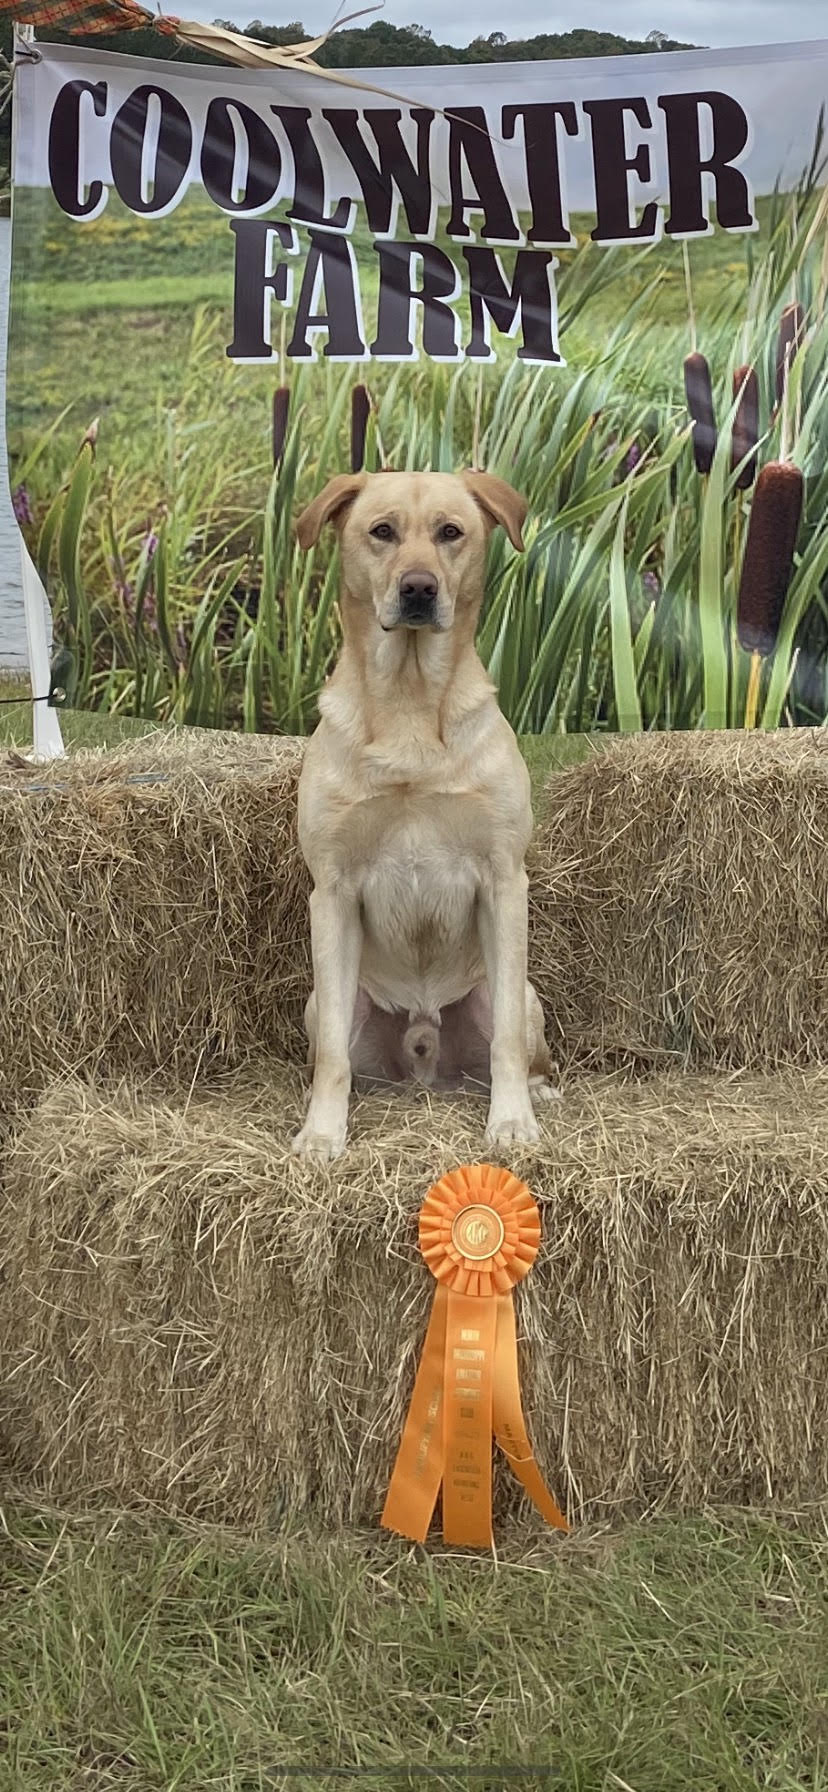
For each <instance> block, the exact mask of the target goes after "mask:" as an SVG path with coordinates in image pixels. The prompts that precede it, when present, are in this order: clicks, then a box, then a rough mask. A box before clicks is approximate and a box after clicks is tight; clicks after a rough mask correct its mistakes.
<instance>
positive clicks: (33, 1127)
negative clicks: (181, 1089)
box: [0, 1070, 828, 1525]
mask: <svg viewBox="0 0 828 1792" xmlns="http://www.w3.org/2000/svg"><path fill="white" fill-rule="evenodd" d="M301 1090H302V1082H301V1078H299V1077H298V1076H296V1075H295V1074H294V1073H283V1075H282V1076H281V1078H280V1079H279V1080H275V1081H274V1080H273V1079H272V1078H271V1077H269V1076H264V1075H263V1076H261V1077H260V1078H259V1079H258V1080H256V1081H252V1080H250V1077H249V1075H247V1076H246V1077H245V1078H244V1080H241V1079H239V1078H236V1079H235V1080H228V1081H227V1082H226V1083H225V1085H224V1086H223V1087H222V1089H221V1090H219V1091H217V1092H214V1093H212V1094H210V1095H209V1096H208V1095H206V1094H203V1093H198V1092H197V1093H196V1094H195V1095H194V1096H193V1098H192V1099H191V1100H190V1101H189V1102H188V1103H187V1104H186V1105H184V1104H182V1105H180V1106H175V1105H172V1104H170V1102H169V1101H165V1100H164V1099H163V1097H162V1096H160V1095H157V1096H156V1098H155V1100H154V1101H150V1100H148V1099H147V1098H146V1096H145V1095H139V1094H138V1093H137V1092H136V1091H135V1090H134V1089H130V1088H128V1087H126V1086H122V1087H120V1089H118V1090H117V1091H114V1092H113V1093H111V1094H110V1095H108V1096H106V1095H104V1094H102V1093H100V1092H93V1091H91V1090H89V1089H88V1088H84V1087H82V1086H81V1085H79V1084H77V1083H70V1084H68V1085H65V1086H63V1087H61V1088H57V1089H55V1090H53V1091H52V1092H51V1093H50V1094H49V1095H47V1096H46V1097H45V1098H44V1099H43V1101H42V1103H41V1104H40V1106H39V1108H38V1109H37V1111H36V1112H35V1113H34V1114H32V1115H31V1116H30V1117H29V1118H28V1120H27V1121H26V1122H25V1124H24V1125H23V1127H22V1129H21V1131H20V1133H19V1135H18V1137H17V1139H16V1142H15V1144H14V1147H13V1149H12V1152H11V1158H10V1162H9V1166H8V1174H7V1178H6V1188H5V1195H4V1198H3V1202H2V1209H1V1210H0V1265H2V1274H0V1432H2V1434H3V1438H4V1442H5V1449H6V1452H7V1456H8V1458H9V1464H10V1466H7V1474H8V1475H9V1477H10V1478H12V1479H13V1481H14V1482H15V1484H16V1485H17V1486H18V1487H21V1488H23V1489H25V1491H27V1492H28V1493H34V1494H36V1495H38V1496H39V1497H42V1498H47V1499H49V1500H55V1501H71V1502H73V1503H74V1504H77V1503H79V1502H81V1501H86V1500H89V1499H93V1498H95V1497H100V1498H105V1499H108V1500H112V1499H115V1500H117V1501H119V1502H126V1503H135V1502H144V1501H151V1502H153V1503H156V1504H158V1505H160V1506H161V1507H163V1508H164V1509H165V1510H167V1511H170V1512H185V1513H191V1514H194V1515H198V1516H200V1517H212V1518H220V1519H230V1520H234V1521H244V1522H247V1523H265V1524H267V1523H270V1522H275V1521H276V1519H277V1518H278V1515H279V1513H280V1512H282V1511H283V1510H285V1508H292V1507H295V1506H297V1505H302V1506H306V1505H310V1506H312V1507H313V1508H314V1509H315V1511H316V1514H317V1516H318V1517H319V1519H320V1520H321V1521H322V1522H324V1523H326V1524H329V1525H335V1524H338V1523H340V1522H343V1521H350V1522H359V1523H369V1524H374V1523H375V1522H376V1521H377V1518H378V1515H379V1512H380V1510H381V1506H382V1499H383V1496H384V1490H385V1487H386V1484H387V1480H388V1476H389V1473H390V1469H391V1465H392V1461H393V1457H394V1453H395V1449H396V1445H397V1442H398V1440H399V1436H400V1431H401V1426H402V1422H403V1418H404V1413H405V1411H406V1408H407V1404H408V1400H409V1396H410V1392H411V1387H412V1382H413V1375H414V1370H415V1365H416V1362H417V1360H418V1357H419V1353H420V1349H421V1346H422V1341H423V1336H424V1330H425V1324H426V1319H427V1314H428V1311H429V1308H430V1304H431V1299H432V1294H433V1286H434V1284H433V1283H432V1281H431V1279H430V1277H429V1276H428V1273H427V1271H426V1270H425V1267H424V1265H423V1264H422V1261H421V1259H420V1257H419V1253H418V1250H417V1245H416V1223H415V1222H416V1213H417V1210H418V1208H419V1205H420V1202H421V1200H422V1197H423V1195H424V1193H425V1191H426V1189H427V1188H428V1186H429V1184H430V1182H431V1181H432V1180H433V1179H434V1178H435V1177H436V1176H437V1175H438V1174H439V1173H440V1172H441V1171H442V1170H444V1169H445V1168H447V1167H455V1166H456V1165H457V1164H458V1163H462V1162H469V1161H474V1160H475V1159H476V1158H477V1157H479V1155H480V1151H481V1136H482V1124H483V1106H482V1104H480V1103H475V1102H471V1101H470V1102H466V1103H458V1104H449V1103H434V1104H433V1105H432V1104H430V1103H429V1101H428V1100H427V1099H423V1100H422V1101H420V1102H416V1101H415V1102H413V1103H410V1104H406V1103H403V1102H402V1101H401V1100H399V1099H395V1100H393V1101H391V1102H386V1101H384V1100H382V1099H380V1098H377V1097H373V1098H371V1099H366V1100H364V1101H362V1102H360V1103H359V1104H358V1106H357V1109H356V1114H355V1137H354V1142H353V1144H352V1146H351V1147H350V1149H349V1151H348V1153H347V1154H346V1156H345V1157H344V1158H343V1159H342V1160H341V1163H340V1164H338V1165H336V1166H334V1167H333V1169H332V1170H331V1171H330V1172H329V1173H322V1172H319V1171H316V1172H314V1171H312V1170H310V1169H307V1168H305V1167H303V1166H300V1165H298V1164H296V1163H295V1162H294V1161H293V1160H292V1159H291V1158H290V1156H289V1145H288V1141H289V1138H290V1135H291V1132H292V1130H293V1128H294V1126H295V1125H296V1123H297V1121H298V1119H299V1115H300V1111H301ZM544 1128H545V1130H544V1140H543V1143H542V1145H541V1147H540V1148H539V1150H538V1151H537V1153H534V1152H533V1153H532V1154H530V1155H527V1156H526V1158H525V1159H523V1162H522V1164H521V1160H520V1159H518V1160H516V1163H515V1167H516V1168H518V1169H521V1168H522V1170H523V1173H524V1174H526V1176H527V1179H528V1180H529V1182H530V1185H531V1187H532V1189H533V1191H534V1193H535V1194H536V1196H537V1198H538V1200H539V1201H540V1203H541V1206H542V1209H543V1223H544V1246H543V1249H542V1253H541V1257H540V1258H539V1260H538V1263H537V1265H536V1266H535V1269H534V1270H533V1272H532V1275H531V1277H530V1278H529V1280H528V1282H527V1283H526V1284H525V1285H524V1286H523V1287H522V1288H520V1289H519V1290H518V1291H517V1295H516V1301H517V1309H518V1321H519V1331H520V1334H521V1337H522V1347H521V1360H522V1380H523V1386H524V1390H525V1400H526V1408H527V1416H528V1418H529V1422H530V1427H531V1431H532V1433H533V1436H534V1439H535V1441H536V1445H537V1450H538V1456H539V1459H540V1460H541V1462H542V1464H543V1467H544V1469H545V1471H546V1473H547V1475H548V1477H549V1480H550V1484H551V1485H552V1486H553V1487H554V1488H555V1489H556V1490H557V1491H558V1493H559V1494H563V1495H564V1496H565V1498H566V1499H567V1501H568V1502H569V1505H570V1509H571V1510H572V1511H573V1512H574V1513H575V1514H576V1515H583V1514H588V1515H590V1516H593V1517H597V1516H606V1515H607V1514H612V1513H616V1512H619V1513H628V1514H636V1513H642V1512H644V1511H647V1510H651V1509H653V1508H656V1507H659V1506H665V1507H671V1508H674V1509H682V1508H685V1509H686V1508H690V1507H694V1508H695V1507H698V1506H699V1505H700V1504H702V1503H703V1502H704V1501H705V1500H707V1499H714V1498H715V1499H722V1500H728V1501H737V1502H738V1501H744V1500H751V1499H754V1498H761V1499H763V1500H766V1499H768V1498H776V1499H779V1500H782V1501H785V1502H801V1501H806V1500H819V1499H825V1498H826V1496H828V1379H826V1376H825V1356H826V1349H828V1304H827V1303H826V1300H825V1287H826V1277H827V1275H828V1073H826V1072H819V1071H808V1072H798V1071H795V1070H789V1071H787V1072H785V1073H779V1074H777V1075H774V1076H769V1077H756V1076H754V1077H747V1078H744V1079H742V1080H741V1081H737V1080H734V1079H730V1080H728V1079H726V1078H721V1079H709V1078H708V1079H705V1078H699V1077H688V1078H678V1077H676V1078H669V1077H668V1078H662V1079H656V1080H655V1081H654V1082H653V1083H652V1084H651V1085H650V1086H648V1087H647V1088H642V1089H637V1088H634V1087H633V1088H625V1087H623V1086H620V1085H617V1084H614V1083H613V1082H612V1081H610V1080H609V1079H604V1080H600V1079H595V1080H591V1081H586V1080H585V1081H582V1082H580V1083H575V1084H573V1086H572V1087H571V1089H570V1091H569V1094H568V1096H567V1099H566V1101H565V1103H564V1104H562V1107H561V1109H560V1111H559V1112H556V1113H555V1114H554V1115H553V1116H552V1117H551V1118H550V1119H549V1120H547V1121H545V1122H544ZM519 1497H520V1496H519V1495H518V1492H517V1489H516V1487H515V1486H514V1485H513V1483H512V1482H511V1480H510V1477H509V1476H508V1474H506V1473H505V1472H504V1473H500V1474H499V1476H498V1481H497V1508H498V1512H499V1514H500V1516H501V1518H502V1517H503V1516H504V1515H505V1514H506V1513H508V1512H509V1511H512V1510H514V1509H515V1508H516V1506H517V1504H518V1501H519Z"/></svg>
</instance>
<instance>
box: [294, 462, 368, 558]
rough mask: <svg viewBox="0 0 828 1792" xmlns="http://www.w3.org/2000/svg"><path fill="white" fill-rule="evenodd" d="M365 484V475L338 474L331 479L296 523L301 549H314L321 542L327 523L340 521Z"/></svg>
mask: <svg viewBox="0 0 828 1792" xmlns="http://www.w3.org/2000/svg"><path fill="white" fill-rule="evenodd" d="M364 484H365V474H364V473H337V476H336V478H335V479H329V480H328V483H327V485H326V486H324V487H323V489H322V491H321V492H320V493H319V495H318V497H316V498H314V499H313V502H312V503H311V504H309V505H308V507H307V510H303V511H302V515H301V516H300V517H299V518H298V520H297V523H296V539H297V541H298V543H299V546H300V548H312V547H313V544H314V542H315V541H318V540H319V537H320V535H321V534H322V530H323V529H324V527H325V524H326V523H334V522H337V521H338V520H339V517H340V516H341V514H342V512H343V511H344V510H345V509H346V508H347V506H348V505H349V504H353V501H354V499H355V497H356V496H357V494H358V492H361V491H362V488H363V486H364Z"/></svg>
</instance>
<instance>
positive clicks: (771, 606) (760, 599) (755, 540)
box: [737, 461, 803, 658]
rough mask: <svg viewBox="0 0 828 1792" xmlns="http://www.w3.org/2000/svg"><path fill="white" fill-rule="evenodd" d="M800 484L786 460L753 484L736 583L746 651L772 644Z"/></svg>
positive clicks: (762, 653) (762, 650)
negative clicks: (739, 574) (739, 575)
mask: <svg viewBox="0 0 828 1792" xmlns="http://www.w3.org/2000/svg"><path fill="white" fill-rule="evenodd" d="M802 496H803V480H802V474H801V472H800V470H799V468H798V467H794V466H792V465H791V463H790V462H789V461H769V462H768V465H767V466H766V467H763V468H762V471H761V473H760V474H759V478H758V479H757V481H756V490H755V492H754V494H753V503H752V504H751V508H750V522H749V524H748V532H747V541H746V542H745V553H744V559H743V561H742V576H741V579H740V582H739V602H738V610H737V629H738V634H739V640H740V642H741V644H742V646H743V647H744V648H746V649H747V651H748V653H753V654H755V655H757V656H758V657H760V658H765V657H766V655H767V654H769V653H772V651H773V649H774V647H775V645H776V637H777V634H778V632H779V624H780V622H781V620H782V610H783V607H784V603H785V596H786V593H787V590H788V585H789V584H790V578H791V569H792V567H793V556H794V548H795V547H796V537H797V533H798V531H799V520H800V517H801V515H802Z"/></svg>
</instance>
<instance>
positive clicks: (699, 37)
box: [162, 0, 828, 45]
mask: <svg viewBox="0 0 828 1792" xmlns="http://www.w3.org/2000/svg"><path fill="white" fill-rule="evenodd" d="M364 3H365V0H345V4H344V6H343V9H342V10H343V12H345V13H349V12H355V11H356V10H357V7H358V6H359V5H360V4H364ZM162 10H163V11H167V10H169V11H173V10H176V11H178V12H179V16H180V17H184V18H187V17H188V16H189V17H190V18H199V19H214V18H217V17H223V18H232V19H233V21H234V23H236V24H238V25H240V26H244V25H249V24H250V21H251V19H253V18H260V19H262V20H263V21H264V23H265V24H268V25H282V24H286V23H287V22H288V21H289V20H291V19H293V18H296V17H297V15H298V17H299V18H300V19H301V20H302V23H303V24H304V26H305V27H306V29H307V30H309V31H313V32H321V31H324V30H325V29H326V28H327V26H329V25H330V24H331V21H332V18H333V16H334V10H335V0H286V4H284V5H281V4H278V0H277V3H274V0H258V4H256V0H246V3H242V0H223V3H222V0H220V3H219V4H217V3H216V0H180V4H177V5H176V6H175V7H173V5H170V6H169V7H167V6H166V5H165V6H163V7H162ZM382 16H383V18H385V19H387V20H388V21H389V23H390V24H392V25H410V24H417V25H425V26H427V27H428V29H429V31H431V33H432V35H433V36H434V37H436V38H438V39H439V40H440V41H441V42H443V43H460V44H463V43H467V42H468V41H469V38H471V37H474V36H477V35H480V36H484V37H485V36H487V35H488V33H489V32H490V31H505V32H506V33H507V35H508V36H510V37H532V36H534V34H535V33H536V32H539V31H571V30H572V29H573V27H575V26H582V27H584V28H585V29H587V30H592V31H617V32H619V33H620V34H622V35H623V36H626V37H640V38H644V37H646V36H647V33H648V32H649V31H653V30H659V31H664V32H666V33H667V35H668V36H670V37H674V38H678V39H680V40H681V41H682V42H686V43H695V44H710V45H721V44H768V43H790V42H792V41H793V40H794V39H801V38H819V37H824V36H825V35H826V33H828V9H826V0H787V4H786V5H785V6H780V5H779V4H778V0H727V4H725V3H724V0H626V4H624V5H622V6H619V5H618V3H617V0H578V4H577V5H569V6H562V7H550V6H548V5H547V4H542V3H541V0H475V5H474V7H473V8H468V7H465V8H464V6H463V5H462V3H461V0H386V4H385V6H384V7H383V10H382ZM365 22H366V23H367V22H368V21H365Z"/></svg>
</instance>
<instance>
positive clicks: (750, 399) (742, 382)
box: [731, 367, 759, 491]
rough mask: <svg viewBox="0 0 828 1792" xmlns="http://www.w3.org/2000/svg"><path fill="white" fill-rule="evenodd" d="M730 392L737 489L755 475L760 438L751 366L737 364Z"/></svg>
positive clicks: (755, 382)
mask: <svg viewBox="0 0 828 1792" xmlns="http://www.w3.org/2000/svg"><path fill="white" fill-rule="evenodd" d="M733 396H734V398H735V399H737V400H738V403H737V406H736V414H735V416H734V418H733V442H732V448H731V466H732V468H733V471H734V472H735V471H736V468H737V467H738V466H740V464H741V463H742V462H744V465H743V466H741V471H740V473H739V476H738V478H737V480H736V484H737V486H738V487H739V489H740V491H747V488H748V486H749V485H752V484H753V480H754V478H755V475H756V444H757V442H758V440H759V381H758V380H757V378H756V374H755V372H754V369H753V368H752V367H737V369H736V372H735V373H734V375H733Z"/></svg>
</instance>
